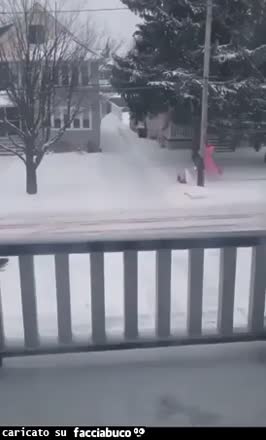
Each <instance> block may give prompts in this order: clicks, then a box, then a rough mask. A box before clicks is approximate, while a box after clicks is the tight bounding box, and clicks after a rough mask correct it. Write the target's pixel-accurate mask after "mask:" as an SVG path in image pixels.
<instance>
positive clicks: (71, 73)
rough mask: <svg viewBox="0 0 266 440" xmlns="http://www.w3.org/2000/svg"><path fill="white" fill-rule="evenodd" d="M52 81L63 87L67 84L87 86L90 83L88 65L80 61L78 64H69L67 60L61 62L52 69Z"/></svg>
mask: <svg viewBox="0 0 266 440" xmlns="http://www.w3.org/2000/svg"><path fill="white" fill-rule="evenodd" d="M54 83H55V84H56V85H60V86H65V87H68V86H69V85H73V86H74V87H78V86H88V85H89V83H90V65H89V64H88V63H82V64H81V65H80V66H71V64H68V63H67V62H63V63H62V64H61V66H57V67H56V69H55V71H54Z"/></svg>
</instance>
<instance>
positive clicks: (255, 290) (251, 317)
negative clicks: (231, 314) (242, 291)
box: [248, 245, 266, 333]
mask: <svg viewBox="0 0 266 440" xmlns="http://www.w3.org/2000/svg"><path fill="white" fill-rule="evenodd" d="M265 256H266V252H265V245H260V246H256V247H254V248H253V249H252V261H251V279H250V297H249V309H248V329H249V331H250V332H252V333H257V332H260V331H262V330H263V328H264V306H265V287H266V282H265V281H266V272H265V264H266V259H265Z"/></svg>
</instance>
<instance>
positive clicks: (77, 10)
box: [0, 7, 130, 15]
mask: <svg viewBox="0 0 266 440" xmlns="http://www.w3.org/2000/svg"><path fill="white" fill-rule="evenodd" d="M113 11H129V12H130V9H129V8H126V7H120V8H98V9H97V8H95V9H57V11H56V12H57V13H60V14H74V13H77V12H113ZM48 12H49V11H48ZM24 14H25V11H21V12H20V11H2V12H0V15H24Z"/></svg>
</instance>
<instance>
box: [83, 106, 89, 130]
mask: <svg viewBox="0 0 266 440" xmlns="http://www.w3.org/2000/svg"><path fill="white" fill-rule="evenodd" d="M83 128H91V112H90V111H89V110H86V111H84V113H83Z"/></svg>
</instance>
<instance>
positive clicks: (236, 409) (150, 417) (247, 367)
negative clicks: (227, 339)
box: [0, 342, 266, 427]
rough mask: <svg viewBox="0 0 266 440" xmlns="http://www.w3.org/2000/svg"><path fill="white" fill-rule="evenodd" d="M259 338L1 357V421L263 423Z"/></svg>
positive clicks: (265, 401)
mask: <svg viewBox="0 0 266 440" xmlns="http://www.w3.org/2000/svg"><path fill="white" fill-rule="evenodd" d="M265 362H266V345H265V343H264V342H262V343H254V342H253V343H243V344H230V345H227V344H223V345H219V346H194V347H178V348H164V349H154V350H132V351H117V352H113V353H110V352H109V353H107V352H106V353H90V354H76V355H60V356H58V355H53V356H40V357H34V358H32V357H29V358H25V357H24V358H14V359H9V360H5V362H4V367H3V368H2V369H1V370H0V386H1V393H0V425H1V426H3V425H9V426H27V425H29V426H34V425H35V426H36V425H39V426H40V425H41V426H43V425H46V426H49V425H57V426H58V425H61V426H64V425H66V426H70V425H72V426H73V425H81V426H82V425H86V426H95V425H96V426H100V425H110V426H111V425H116V426H117V425H124V426H126V425H132V426H144V427H145V426H216V425H218V426H228V425H229V426H265V425H266V421H265V412H266V397H265V396H266V380H265V374H266V373H265V367H266V365H265Z"/></svg>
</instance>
